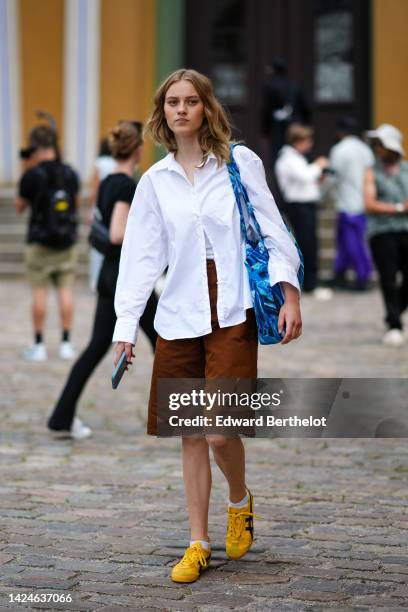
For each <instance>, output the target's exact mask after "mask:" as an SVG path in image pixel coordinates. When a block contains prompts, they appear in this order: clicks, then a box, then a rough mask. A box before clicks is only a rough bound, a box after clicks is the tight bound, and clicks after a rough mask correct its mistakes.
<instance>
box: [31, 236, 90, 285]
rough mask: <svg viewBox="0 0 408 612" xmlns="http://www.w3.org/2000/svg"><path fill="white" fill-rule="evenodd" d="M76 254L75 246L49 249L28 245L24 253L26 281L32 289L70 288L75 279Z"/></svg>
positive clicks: (38, 245) (37, 245)
mask: <svg viewBox="0 0 408 612" xmlns="http://www.w3.org/2000/svg"><path fill="white" fill-rule="evenodd" d="M77 260H78V254H77V251H76V248H75V246H71V247H69V248H67V249H61V250H58V249H51V248H50V247H47V246H44V245H42V244H28V245H27V247H26V251H25V263H26V266H27V276H28V281H29V283H30V285H31V286H32V288H33V289H45V288H46V287H48V284H49V283H50V282H51V283H52V284H53V285H55V286H56V287H71V286H72V285H73V282H74V279H75V270H76V266H77Z"/></svg>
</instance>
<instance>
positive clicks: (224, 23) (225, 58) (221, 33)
mask: <svg viewBox="0 0 408 612" xmlns="http://www.w3.org/2000/svg"><path fill="white" fill-rule="evenodd" d="M215 6H216V10H215V14H214V18H213V21H212V27H211V32H212V36H211V39H212V40H211V50H212V51H211V52H212V62H211V64H212V70H211V78H212V80H213V83H214V88H215V93H216V95H217V96H218V97H219V98H220V100H221V101H222V102H223V103H224V104H228V105H242V104H245V102H246V98H247V53H248V41H247V35H246V27H245V19H246V2H245V0H218V2H217V4H216V5H215Z"/></svg>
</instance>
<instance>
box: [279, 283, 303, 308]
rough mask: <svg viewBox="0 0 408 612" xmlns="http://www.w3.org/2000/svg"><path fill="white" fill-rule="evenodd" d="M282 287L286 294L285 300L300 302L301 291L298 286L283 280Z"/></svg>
mask: <svg viewBox="0 0 408 612" xmlns="http://www.w3.org/2000/svg"><path fill="white" fill-rule="evenodd" d="M281 287H282V291H283V295H284V296H285V302H296V303H298V302H299V300H300V293H299V291H298V289H296V287H294V286H293V285H291V284H290V283H287V282H281Z"/></svg>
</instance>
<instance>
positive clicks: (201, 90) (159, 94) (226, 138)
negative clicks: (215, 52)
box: [144, 68, 231, 165]
mask: <svg viewBox="0 0 408 612" xmlns="http://www.w3.org/2000/svg"><path fill="white" fill-rule="evenodd" d="M181 80H186V81H190V83H192V85H193V87H194V89H195V90H196V92H197V94H198V97H199V98H200V100H201V102H202V104H203V106H204V119H203V123H202V125H201V128H200V130H199V133H198V142H199V144H200V147H201V149H202V151H203V155H204V158H205V157H206V156H207V155H208V154H209V153H213V154H214V155H215V157H216V158H217V162H218V165H221V164H222V162H224V161H225V162H228V161H229V159H230V148H229V147H230V141H231V126H230V122H229V119H228V117H227V114H226V112H225V110H224V109H223V107H222V106H221V104H220V102H219V101H218V100H217V98H216V97H215V94H214V89H213V86H212V83H211V81H210V79H209V78H208V77H206V76H205V75H204V74H201V73H200V72H197V71H196V70H191V69H187V68H181V69H180V70H176V71H175V72H173V73H172V74H170V75H169V76H168V77H167V79H165V81H163V83H162V84H161V85H160V87H159V88H158V90H157V91H156V94H155V96H154V102H153V103H154V106H153V112H152V114H151V116H150V117H149V119H148V120H147V123H146V127H145V131H144V133H145V136H150V137H151V138H152V139H153V141H154V142H156V143H157V144H161V145H163V146H165V147H166V149H167V150H168V151H177V142H176V139H175V136H174V133H173V132H172V131H171V129H170V128H169V126H168V125H167V121H166V117H165V115H164V101H165V99H166V93H167V91H168V89H169V88H170V87H171V85H173V83H177V82H178V81H181Z"/></svg>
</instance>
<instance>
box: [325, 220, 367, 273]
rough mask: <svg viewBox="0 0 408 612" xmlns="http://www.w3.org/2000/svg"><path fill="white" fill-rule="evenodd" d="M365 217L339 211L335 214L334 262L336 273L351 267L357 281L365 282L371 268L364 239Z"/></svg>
mask: <svg viewBox="0 0 408 612" xmlns="http://www.w3.org/2000/svg"><path fill="white" fill-rule="evenodd" d="M365 228H366V217H365V215H364V214H361V215H350V214H349V213H345V212H340V213H339V214H338V216H337V230H336V246H337V253H336V259H335V262H334V271H335V273H336V274H342V273H344V272H345V271H346V270H348V269H349V268H351V269H353V270H354V271H355V273H356V276H357V282H358V283H365V282H366V281H367V280H368V278H369V276H370V273H371V271H372V269H373V265H372V263H371V257H370V252H369V250H368V246H367V243H366V239H365Z"/></svg>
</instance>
